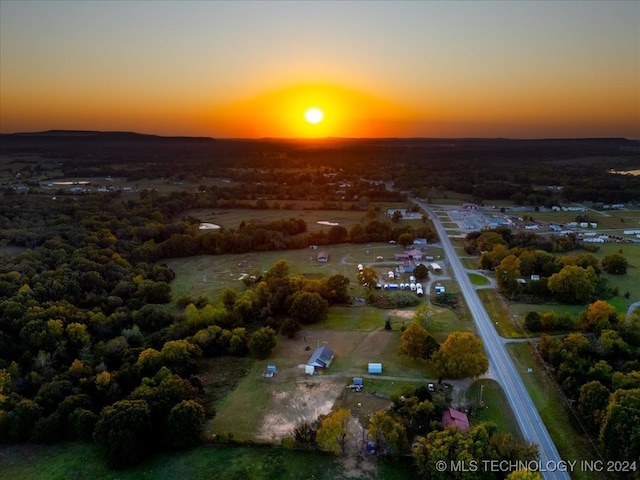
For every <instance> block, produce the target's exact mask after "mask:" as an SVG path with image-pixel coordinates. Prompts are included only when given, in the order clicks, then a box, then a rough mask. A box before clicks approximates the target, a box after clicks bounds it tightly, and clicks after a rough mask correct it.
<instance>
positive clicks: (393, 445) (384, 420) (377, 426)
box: [368, 410, 409, 458]
mask: <svg viewBox="0 0 640 480" xmlns="http://www.w3.org/2000/svg"><path fill="white" fill-rule="evenodd" d="M368 432H369V436H370V438H373V439H375V444H376V450H377V451H379V452H386V453H389V454H391V455H392V456H393V457H396V458H400V457H401V456H402V455H404V454H405V453H407V451H408V450H409V441H408V439H407V433H406V425H405V424H404V422H403V421H402V419H401V418H400V417H398V416H397V415H395V414H393V413H392V412H389V411H387V410H378V411H377V412H374V413H373V414H372V415H371V417H370V418H369V428H368Z"/></svg>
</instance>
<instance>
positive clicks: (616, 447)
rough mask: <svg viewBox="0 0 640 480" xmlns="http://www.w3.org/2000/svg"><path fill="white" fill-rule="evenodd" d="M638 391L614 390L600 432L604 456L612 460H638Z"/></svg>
mask: <svg viewBox="0 0 640 480" xmlns="http://www.w3.org/2000/svg"><path fill="white" fill-rule="evenodd" d="M639 439H640V389H632V390H616V391H615V392H614V393H613V395H611V398H610V400H609V405H608V407H607V411H606V414H605V417H604V420H603V423H602V429H601V430H600V443H601V444H602V447H603V451H604V454H605V455H606V456H607V457H608V458H610V459H614V460H629V461H634V460H635V461H637V460H638V458H640V440H639Z"/></svg>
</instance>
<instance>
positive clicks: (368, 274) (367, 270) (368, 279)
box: [358, 267, 378, 288]
mask: <svg viewBox="0 0 640 480" xmlns="http://www.w3.org/2000/svg"><path fill="white" fill-rule="evenodd" d="M358 281H359V282H360V284H361V285H364V286H365V287H367V288H373V287H375V286H376V284H377V283H378V274H377V273H376V271H375V270H374V269H373V268H371V267H364V268H363V269H362V271H361V272H360V274H359V275H358Z"/></svg>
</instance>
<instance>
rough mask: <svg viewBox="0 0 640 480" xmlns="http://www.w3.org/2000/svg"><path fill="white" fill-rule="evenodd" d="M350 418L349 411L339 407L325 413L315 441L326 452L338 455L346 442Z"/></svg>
mask: <svg viewBox="0 0 640 480" xmlns="http://www.w3.org/2000/svg"><path fill="white" fill-rule="evenodd" d="M350 420H351V411H350V410H347V409H344V408H341V409H340V410H336V411H335V412H332V413H330V414H329V415H327V416H326V417H325V418H324V419H323V420H322V423H321V424H320V428H319V429H318V431H317V434H316V441H317V442H318V445H319V446H320V448H322V449H323V450H324V451H326V452H331V453H335V454H336V455H339V454H340V453H343V452H344V448H345V445H346V443H347V434H348V432H347V426H348V424H349V421H350Z"/></svg>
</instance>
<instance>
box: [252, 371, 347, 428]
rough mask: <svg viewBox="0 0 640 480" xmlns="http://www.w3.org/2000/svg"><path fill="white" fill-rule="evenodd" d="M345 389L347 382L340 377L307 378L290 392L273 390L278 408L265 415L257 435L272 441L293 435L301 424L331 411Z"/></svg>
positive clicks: (301, 380) (299, 380) (298, 382)
mask: <svg viewBox="0 0 640 480" xmlns="http://www.w3.org/2000/svg"><path fill="white" fill-rule="evenodd" d="M344 388H345V386H344V380H342V379H339V378H338V379H336V378H323V377H304V378H300V379H298V380H297V382H296V385H295V386H294V387H293V388H292V389H291V390H280V389H274V390H273V391H272V395H273V398H274V405H275V406H276V408H275V409H274V410H273V411H271V412H270V413H267V414H266V415H265V416H264V419H263V422H262V426H261V427H260V430H259V432H258V433H257V435H256V436H257V437H258V438H260V439H267V440H272V439H282V438H284V437H287V436H289V435H291V432H292V431H293V429H294V428H295V427H296V426H297V425H299V424H300V423H302V422H309V423H311V422H313V421H315V420H316V419H317V418H318V417H319V416H320V415H326V414H328V413H329V412H331V409H332V408H333V404H334V403H335V401H336V400H337V399H338V397H339V396H340V394H341V393H342V392H343V390H344Z"/></svg>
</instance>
